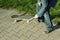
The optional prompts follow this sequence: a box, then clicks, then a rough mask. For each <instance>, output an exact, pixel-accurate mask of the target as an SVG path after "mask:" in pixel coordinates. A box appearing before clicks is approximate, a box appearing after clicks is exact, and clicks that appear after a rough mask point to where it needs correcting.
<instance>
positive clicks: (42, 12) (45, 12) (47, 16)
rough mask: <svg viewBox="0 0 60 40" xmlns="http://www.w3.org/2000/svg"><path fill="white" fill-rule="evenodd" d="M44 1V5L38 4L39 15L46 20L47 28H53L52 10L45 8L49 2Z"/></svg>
mask: <svg viewBox="0 0 60 40" xmlns="http://www.w3.org/2000/svg"><path fill="white" fill-rule="evenodd" d="M44 1H45V3H44ZM42 2H43V3H44V4H42V5H43V6H42V7H39V6H38V5H36V11H37V15H38V16H39V17H41V18H42V20H44V23H45V24H46V28H47V30H52V26H53V25H52V21H51V19H50V11H49V9H47V10H45V9H46V5H47V2H46V0H42ZM43 17H44V18H43Z"/></svg>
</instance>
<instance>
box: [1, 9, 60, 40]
mask: <svg viewBox="0 0 60 40" xmlns="http://www.w3.org/2000/svg"><path fill="white" fill-rule="evenodd" d="M12 15H19V14H18V12H16V11H14V10H5V9H0V40H60V29H59V28H58V29H56V30H54V31H53V32H51V33H49V34H45V33H44V30H45V24H44V23H38V22H37V20H32V21H31V22H30V23H26V21H21V22H17V23H14V19H13V18H11V16H12ZM57 27H60V25H57Z"/></svg>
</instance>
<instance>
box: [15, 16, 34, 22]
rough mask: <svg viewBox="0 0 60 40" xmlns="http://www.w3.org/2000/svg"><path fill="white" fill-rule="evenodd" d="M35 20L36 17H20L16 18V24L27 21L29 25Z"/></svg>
mask: <svg viewBox="0 0 60 40" xmlns="http://www.w3.org/2000/svg"><path fill="white" fill-rule="evenodd" d="M27 17H28V18H27ZM33 19H34V17H30V18H29V16H18V17H16V18H14V22H15V23H16V22H20V21H26V22H27V23H29V22H30V21H32V20H33Z"/></svg>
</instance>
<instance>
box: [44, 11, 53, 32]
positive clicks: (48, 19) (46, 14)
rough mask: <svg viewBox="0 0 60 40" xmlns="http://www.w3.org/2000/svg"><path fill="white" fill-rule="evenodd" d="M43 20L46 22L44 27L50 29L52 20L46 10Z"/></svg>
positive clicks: (51, 28)
mask: <svg viewBox="0 0 60 40" xmlns="http://www.w3.org/2000/svg"><path fill="white" fill-rule="evenodd" d="M44 22H45V24H46V28H47V30H48V31H52V30H53V25H52V21H51V19H50V12H49V11H46V12H45V14H44Z"/></svg>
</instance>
